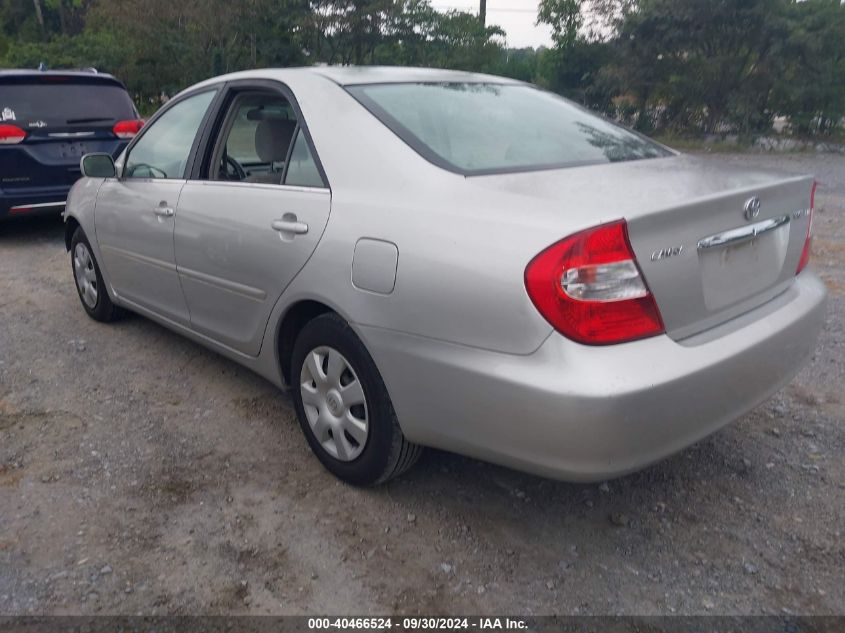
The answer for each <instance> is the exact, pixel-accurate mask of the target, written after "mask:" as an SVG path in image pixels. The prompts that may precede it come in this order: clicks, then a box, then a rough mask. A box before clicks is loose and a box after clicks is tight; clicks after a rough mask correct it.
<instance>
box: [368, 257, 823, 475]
mask: <svg viewBox="0 0 845 633" xmlns="http://www.w3.org/2000/svg"><path fill="white" fill-rule="evenodd" d="M825 302H826V291H825V287H824V284H823V283H822V282H821V280H819V278H818V277H817V276H816V275H815V274H813V273H812V272H809V271H805V272H804V273H802V274H801V275H800V276H799V277H798V278H796V280H795V282H794V283H793V284H792V285H791V286H790V287H789V288H788V289H787V290H786V291H784V292H783V293H782V294H781V295H779V296H778V297H776V298H775V299H773V300H771V301H770V302H768V303H767V304H765V305H763V306H761V307H759V308H757V309H756V310H754V311H752V312H750V313H747V314H745V315H742V316H741V317H738V318H737V319H735V320H733V321H730V322H728V323H725V324H723V325H722V326H719V327H718V328H716V329H714V330H711V331H710V332H709V333H705V334H704V335H701V336H698V337H695V339H689V340H686V341H681V342H680V343H679V342H676V341H673V340H672V339H670V338H669V337H667V336H658V337H654V338H650V339H645V340H642V341H636V342H632V343H627V344H622V345H613V346H607V347H588V346H583V345H579V344H577V343H574V342H572V341H570V340H568V339H566V338H564V337H562V336H560V335H558V334H556V333H555V334H552V335H551V336H550V337H549V338H548V339H547V340H546V341H545V342H544V343H543V345H542V346H541V347H540V348H539V349H538V350H536V351H535V352H534V353H532V354H530V355H527V356H513V355H508V354H500V353H495V352H490V351H485V350H479V349H475V348H467V347H463V346H459V345H453V344H448V343H443V342H438V341H432V340H430V339H423V338H420V337H414V336H409V335H406V334H401V333H397V332H394V331H387V330H383V329H376V328H368V327H359V328H358V329H359V332H360V333H361V335H362V337H363V338H364V339H365V343H366V344H367V346H368V348H369V349H370V351H371V353H372V355H373V358H374V359H375V361H376V364H377V365H378V366H379V369H380V371H381V373H382V376H383V378H384V380H385V382H386V384H387V386H388V389H389V391H390V394H391V398H392V400H393V403H394V406H395V408H396V411H397V414H398V416H399V420H400V423H401V425H402V428H403V431H404V432H405V434H406V435H407V436H408V438H409V439H411V440H412V441H415V442H418V443H421V444H424V445H428V446H434V447H437V448H443V449H446V450H450V451H455V452H458V453H463V454H466V455H470V456H474V457H478V458H481V459H484V460H487V461H492V462H496V463H500V464H503V465H506V466H510V467H513V468H517V469H519V470H525V471H528V472H533V473H536V474H540V475H544V476H548V477H553V478H558V479H566V480H572V481H595V480H601V479H607V478H610V477H615V476H619V475H623V474H626V473H629V472H631V471H634V470H637V469H639V468H642V467H643V466H646V465H648V464H650V463H653V462H655V461H657V460H660V459H662V458H664V457H666V456H668V455H670V454H672V453H675V452H677V451H679V450H681V449H683V448H685V447H687V446H689V445H690V444H693V443H695V442H696V441H698V440H700V439H702V438H704V437H706V436H707V435H709V434H711V433H713V432H714V431H716V430H718V429H719V428H720V427H722V426H724V425H725V424H727V423H728V422H730V421H732V420H734V419H736V418H738V417H740V416H741V415H743V414H744V413H746V412H747V411H749V410H750V409H752V408H753V407H754V406H756V405H757V404H759V403H760V402H762V401H763V400H765V399H766V398H768V397H769V396H770V395H771V394H772V393H774V392H775V391H777V390H778V389H779V388H781V387H782V386H783V385H785V384H786V383H787V382H789V381H790V380H791V379H792V377H793V376H794V375H795V374H796V373H797V372H798V370H799V369H800V368H801V367H802V365H803V364H804V363H805V362H806V361H807V359H808V358H809V357H810V355H811V354H812V351H813V349H814V347H815V344H816V340H817V338H818V335H819V332H820V330H821V327H822V325H823V322H824V307H825Z"/></svg>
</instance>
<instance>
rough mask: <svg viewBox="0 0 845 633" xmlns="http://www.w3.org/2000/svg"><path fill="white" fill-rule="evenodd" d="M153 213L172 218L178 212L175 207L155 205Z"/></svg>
mask: <svg viewBox="0 0 845 633" xmlns="http://www.w3.org/2000/svg"><path fill="white" fill-rule="evenodd" d="M153 213H155V214H156V215H157V216H160V217H163V218H172V217H173V216H174V214H175V213H176V212H175V211H174V210H173V207H155V208H154V209H153Z"/></svg>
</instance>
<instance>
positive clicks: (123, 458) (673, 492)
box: [0, 155, 845, 614]
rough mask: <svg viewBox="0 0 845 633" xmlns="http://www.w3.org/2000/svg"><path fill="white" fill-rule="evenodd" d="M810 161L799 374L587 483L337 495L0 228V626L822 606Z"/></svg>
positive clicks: (252, 406) (832, 423)
mask: <svg viewBox="0 0 845 633" xmlns="http://www.w3.org/2000/svg"><path fill="white" fill-rule="evenodd" d="M709 159H710V160H719V161H728V162H735V163H736V164H749V163H753V164H759V165H760V166H771V167H777V168H780V169H787V170H790V171H795V172H814V173H816V174H817V175H818V178H819V180H820V182H821V187H820V189H819V192H818V196H817V210H818V214H817V218H816V221H817V224H816V227H817V238H816V242H815V251H814V263H815V266H816V268H817V269H818V270H819V271H820V272H821V274H822V275H823V276H824V279H825V281H826V282H827V284H828V287H829V288H830V292H831V303H830V308H829V313H828V322H827V325H826V327H825V330H824V333H823V336H822V340H821V343H820V345H819V348H818V351H817V353H816V354H815V356H814V358H813V361H812V364H811V365H810V366H808V367H807V368H806V369H805V370H804V371H802V373H801V374H800V376H799V377H798V378H797V379H796V380H795V381H794V382H793V383H792V384H791V385H790V386H788V387H787V388H785V389H784V390H782V391H781V392H780V393H778V394H777V395H776V396H775V397H774V398H772V399H771V400H770V401H769V402H767V403H765V404H764V405H762V406H760V407H758V408H757V409H756V410H754V411H753V412H751V413H750V414H749V415H747V416H745V417H744V418H743V419H741V420H739V421H738V422H737V423H735V424H733V425H731V426H729V427H728V428H727V429H725V430H724V431H723V432H721V433H719V434H717V435H716V436H714V437H712V438H710V439H708V440H706V441H704V442H701V443H700V444H698V445H696V446H694V447H692V448H690V449H689V450H687V451H684V452H683V453H681V454H679V455H677V456H675V457H673V458H671V459H669V460H667V461H665V462H663V463H661V464H659V465H657V466H654V467H652V468H649V469H648V470H646V471H644V472H641V473H638V474H635V475H632V476H629V477H626V478H624V479H620V480H616V481H611V482H609V483H607V484H603V485H600V486H599V485H571V484H564V483H558V482H552V481H547V480H543V479H539V478H536V477H532V476H528V475H523V474H520V473H516V472H512V471H509V470H506V469H503V468H499V467H495V466H491V465H487V464H483V463H481V462H478V461H474V460H471V459H466V458H462V457H458V456H454V455H449V454H446V453H441V452H434V451H430V452H428V453H427V455H426V456H425V457H424V458H423V459H422V461H421V462H420V463H419V465H418V466H417V467H416V468H415V469H414V470H413V471H412V472H411V473H409V474H408V475H406V476H405V477H404V478H402V479H401V480H399V481H396V482H393V483H391V484H390V485H387V486H384V487H381V488H377V489H373V490H357V489H354V488H349V487H347V486H344V485H342V484H340V483H338V482H337V481H336V480H334V479H333V478H332V477H331V476H330V475H328V474H327V473H326V472H325V471H324V470H323V469H322V468H321V467H320V465H319V464H318V462H317V461H316V459H314V458H313V457H311V455H310V454H309V451H308V449H307V446H306V443H305V441H304V439H303V438H302V437H301V435H300V432H299V429H298V426H297V425H296V421H295V419H294V413H293V409H292V406H291V403H290V400H289V399H288V398H287V396H285V395H284V394H281V393H279V392H278V391H277V390H276V389H274V388H273V387H272V386H270V385H269V384H268V383H266V382H264V381H263V380H262V379H260V378H258V377H257V376H255V375H253V374H251V373H250V372H248V371H246V370H243V369H241V368H240V367H238V366H237V365H235V364H233V363H231V362H229V361H227V360H224V359H223V358H220V357H219V356H216V355H214V354H212V353H210V352H207V351H206V350H204V349H202V348H201V347H199V346H197V345H195V344H193V343H190V342H188V341H186V340H184V339H182V338H180V337H179V336H176V335H174V334H171V333H170V332H168V331H167V330H165V329H163V328H161V327H159V326H157V325H155V324H153V323H151V322H149V321H147V320H145V319H142V318H140V317H129V318H127V319H126V320H124V321H121V322H119V323H117V324H113V325H102V324H99V323H95V322H93V321H91V320H90V319H88V318H87V317H86V316H85V314H84V313H83V311H82V308H81V307H80V305H79V301H78V299H77V297H76V294H75V291H74V289H73V282H72V275H71V270H70V265H69V257H68V255H67V254H66V253H65V251H64V247H63V244H62V228H61V225H60V223H59V222H57V221H52V220H44V221H28V222H17V223H14V224H11V225H7V226H5V227H2V228H0V270H2V271H3V272H2V274H0V324H1V325H0V614H29V613H86V614H94V613H121V614H134V613H143V614H173V613H203V614H211V613H253V614H265V613H278V614H292V613H308V612H320V613H338V614H351V613H387V612H401V613H414V612H425V613H432V612H436V613H491V612H499V613H502V612H506V613H524V614H548V613H558V614H579V613H580V614H585V613H602V614H604V613H608V614H664V613H707V614H713V613H730V614H753V613H796V614H798V613H816V614H843V613H845V583H843V573H842V569H843V568H845V548H843V538H842V530H843V501H844V500H845V477H843V474H845V460H843V449H845V430H843V421H845V405H843V398H845V390H843V383H845V381H843V372H844V371H845V354H843V344H845V331H843V328H845V319H843V303H845V157H842V156H824V155H819V156H816V155H784V156H758V155H754V156H752V155H742V156H730V155H718V156H712V157H709Z"/></svg>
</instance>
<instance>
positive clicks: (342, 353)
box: [291, 314, 422, 486]
mask: <svg viewBox="0 0 845 633" xmlns="http://www.w3.org/2000/svg"><path fill="white" fill-rule="evenodd" d="M291 383H292V385H291V388H292V392H293V399H294V404H295V406H296V414H297V417H298V418H299V424H300V426H301V427H302V432H303V433H304V434H305V437H306V439H307V440H308V444H309V445H310V446H311V450H313V451H314V453H315V454H316V455H317V458H318V459H319V460H320V461H321V462H322V464H323V465H324V466H325V467H326V468H327V469H328V470H329V471H331V472H332V473H333V474H334V475H335V476H337V477H338V478H340V479H342V480H344V481H346V482H348V483H351V484H354V485H359V486H364V485H372V484H379V483H382V482H385V481H387V480H389V479H392V478H393V477H396V476H398V475H400V474H402V473H403V472H405V471H406V470H407V469H408V468H410V467H411V466H412V465H413V464H414V462H416V461H417V458H418V457H419V455H420V453H421V452H422V448H421V447H420V446H418V445H416V444H412V443H411V442H409V441H408V440H407V439H405V436H404V435H403V434H402V430H401V429H400V428H399V422H398V420H397V419H396V413H395V411H394V410H393V404H392V403H391V401H390V397H389V395H388V393H387V388H386V387H385V386H384V382H383V381H382V379H381V375H380V374H379V372H378V369H377V368H376V366H375V363H374V362H373V359H372V358H371V357H370V354H369V353H368V352H367V349H366V348H365V347H364V344H363V343H362V342H361V340H360V339H359V338H358V336H357V335H356V334H355V332H353V331H352V328H350V327H349V325H348V324H347V323H346V322H345V321H344V320H343V319H341V318H340V317H339V316H337V315H336V314H324V315H321V316H319V317H317V318H316V319H314V320H313V321H311V322H309V323H308V324H307V325H306V326H305V327H304V328H303V329H302V331H301V332H300V333H299V336H298V337H297V339H296V343H295V344H294V349H293V358H292V363H291Z"/></svg>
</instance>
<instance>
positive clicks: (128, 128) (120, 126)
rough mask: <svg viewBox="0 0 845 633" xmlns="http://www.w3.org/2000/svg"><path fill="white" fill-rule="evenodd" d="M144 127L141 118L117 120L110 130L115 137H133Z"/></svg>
mask: <svg viewBox="0 0 845 633" xmlns="http://www.w3.org/2000/svg"><path fill="white" fill-rule="evenodd" d="M142 127H144V120H143V119H131V120H129V121H118V122H117V123H115V124H114V127H113V128H112V132H114V135H115V136H116V137H117V138H134V137H135V135H136V134H137V133H138V132H140V131H141V128H142Z"/></svg>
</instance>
